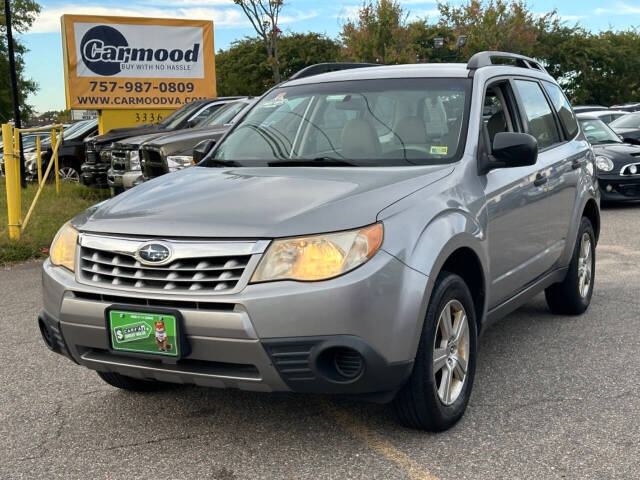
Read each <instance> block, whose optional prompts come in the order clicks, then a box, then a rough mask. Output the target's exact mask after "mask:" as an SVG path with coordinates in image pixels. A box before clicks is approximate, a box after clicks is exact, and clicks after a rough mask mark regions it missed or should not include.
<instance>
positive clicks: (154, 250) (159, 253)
mask: <svg viewBox="0 0 640 480" xmlns="http://www.w3.org/2000/svg"><path fill="white" fill-rule="evenodd" d="M136 256H137V258H138V260H140V261H141V262H142V263H147V264H152V265H159V264H163V263H167V262H168V261H169V258H170V257H171V250H169V247H166V246H164V245H162V244H160V243H147V244H146V245H143V246H142V247H140V248H139V249H138V252H137V254H136Z"/></svg>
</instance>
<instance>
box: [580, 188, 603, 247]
mask: <svg viewBox="0 0 640 480" xmlns="http://www.w3.org/2000/svg"><path fill="white" fill-rule="evenodd" d="M582 216H583V217H587V218H588V219H589V221H590V222H591V225H592V226H593V233H594V234H595V236H596V243H597V242H598V239H599V238H600V209H599V208H598V204H597V202H596V201H595V200H594V199H593V198H590V199H589V200H587V203H586V204H585V205H584V208H583V210H582Z"/></svg>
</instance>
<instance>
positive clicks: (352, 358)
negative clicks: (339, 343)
mask: <svg viewBox="0 0 640 480" xmlns="http://www.w3.org/2000/svg"><path fill="white" fill-rule="evenodd" d="M364 367H365V364H364V358H363V357H362V355H360V353H359V352H358V351H356V350H354V349H353V348H349V347H331V348H328V349H326V350H324V351H323V352H322V353H321V354H320V355H319V356H318V360H317V368H318V371H319V372H320V373H321V374H322V375H323V376H324V377H325V378H326V379H328V380H330V381H332V382H340V383H345V382H354V381H356V380H358V379H359V378H360V377H361V376H362V374H363V372H364Z"/></svg>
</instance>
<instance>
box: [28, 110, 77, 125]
mask: <svg viewBox="0 0 640 480" xmlns="http://www.w3.org/2000/svg"><path fill="white" fill-rule="evenodd" d="M69 122H71V110H48V111H46V112H43V113H41V114H40V115H36V116H33V117H31V119H30V121H29V124H30V125H50V124H52V123H69Z"/></svg>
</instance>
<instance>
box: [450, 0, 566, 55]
mask: <svg viewBox="0 0 640 480" xmlns="http://www.w3.org/2000/svg"><path fill="white" fill-rule="evenodd" d="M438 8H439V10H440V23H441V24H442V25H447V26H448V27H449V28H451V30H452V32H453V34H454V36H455V37H457V36H459V35H466V36H467V43H466V45H465V46H464V47H463V48H462V52H461V54H462V55H461V58H462V59H465V60H466V59H468V58H469V57H471V56H472V55H473V54H474V53H476V52H479V51H483V50H499V51H507V52H514V53H520V54H522V55H528V56H534V55H535V53H536V46H537V43H538V37H539V35H540V33H541V26H544V25H546V24H547V23H549V22H550V21H551V19H552V17H554V16H557V15H556V12H555V11H552V12H550V13H547V14H545V15H542V16H537V15H535V14H534V13H533V12H531V11H530V10H529V8H528V7H527V4H526V2H525V1H522V0H514V1H508V0H489V1H488V2H483V1H481V0H470V1H469V2H468V3H466V4H463V5H461V6H452V5H450V4H438Z"/></svg>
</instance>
